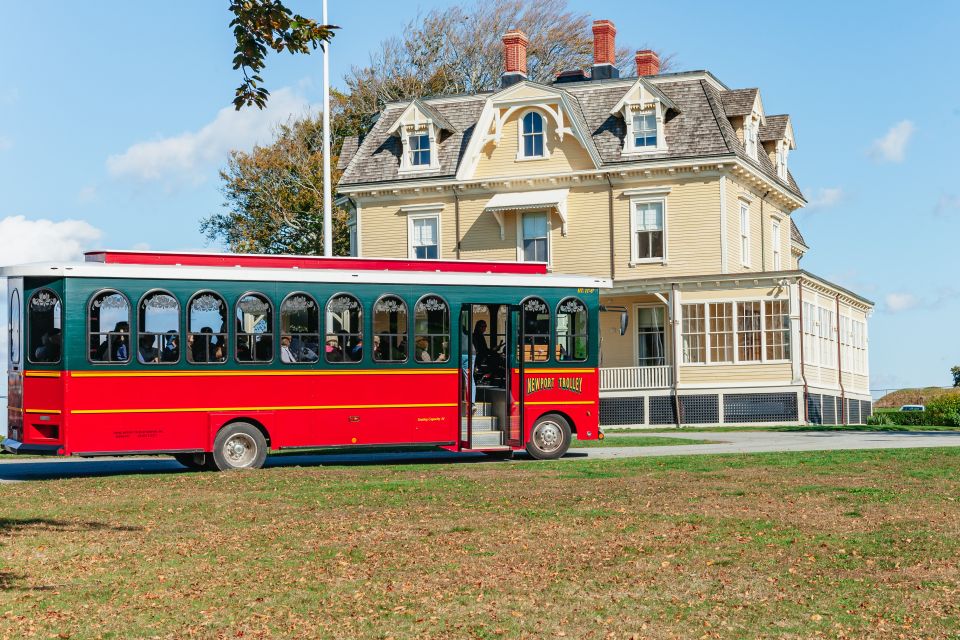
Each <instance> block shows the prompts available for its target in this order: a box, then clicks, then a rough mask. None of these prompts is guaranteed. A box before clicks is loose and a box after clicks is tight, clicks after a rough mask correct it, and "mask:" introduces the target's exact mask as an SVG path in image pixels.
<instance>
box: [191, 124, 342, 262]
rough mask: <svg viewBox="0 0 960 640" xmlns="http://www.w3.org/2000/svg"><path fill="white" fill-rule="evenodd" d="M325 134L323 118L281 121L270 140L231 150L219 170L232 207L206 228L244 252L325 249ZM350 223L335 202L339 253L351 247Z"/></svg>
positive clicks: (203, 226)
mask: <svg viewBox="0 0 960 640" xmlns="http://www.w3.org/2000/svg"><path fill="white" fill-rule="evenodd" d="M321 135H322V126H321V123H320V121H319V119H318V118H316V117H307V118H304V119H302V120H295V121H289V122H287V123H285V124H282V125H279V126H278V127H277V129H276V138H275V140H274V141H273V142H272V143H271V144H270V145H268V146H263V147H261V146H257V147H254V148H253V151H251V152H250V153H246V152H244V151H232V152H231V153H230V160H229V161H228V163H227V167H226V168H225V169H223V170H222V171H221V172H220V178H221V179H222V180H223V186H222V188H221V191H222V192H223V195H224V199H225V202H224V204H223V206H224V208H225V209H226V210H227V211H226V212H224V213H219V214H215V215H212V216H210V217H209V218H206V219H205V220H203V221H202V222H201V225H200V228H201V231H202V232H203V233H204V234H205V235H206V236H207V237H208V238H210V239H211V240H223V241H225V242H226V244H227V245H228V246H229V247H230V249H231V250H232V251H236V252H241V253H298V254H318V253H322V252H323V173H322V171H323V164H322V163H323V152H322V137H321ZM332 163H333V164H334V165H335V164H336V159H335V158H333V159H332ZM337 177H338V176H337V173H336V172H335V171H334V175H333V180H334V181H336V179H337ZM346 224H347V222H346V213H345V212H344V211H342V210H340V209H336V208H335V209H334V216H333V226H334V228H333V234H334V236H333V240H334V254H335V255H346V254H348V253H349V250H350V246H349V237H348V235H347V228H346Z"/></svg>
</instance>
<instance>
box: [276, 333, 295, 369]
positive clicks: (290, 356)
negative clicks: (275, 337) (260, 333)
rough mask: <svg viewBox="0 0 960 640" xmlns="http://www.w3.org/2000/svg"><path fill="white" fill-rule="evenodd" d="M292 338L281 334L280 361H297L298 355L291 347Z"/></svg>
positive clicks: (286, 362)
mask: <svg viewBox="0 0 960 640" xmlns="http://www.w3.org/2000/svg"><path fill="white" fill-rule="evenodd" d="M291 342H292V338H291V337H290V336H280V361H281V362H283V363H285V364H291V363H293V362H297V356H295V355H294V353H293V350H292V349H290V343H291Z"/></svg>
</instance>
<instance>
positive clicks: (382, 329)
mask: <svg viewBox="0 0 960 640" xmlns="http://www.w3.org/2000/svg"><path fill="white" fill-rule="evenodd" d="M407 349H408V345H407V303H406V302H404V301H403V300H401V299H400V298H398V297H397V296H394V295H386V296H381V297H380V298H379V299H378V300H377V301H376V302H374V303H373V359H374V361H375V362H406V361H407Z"/></svg>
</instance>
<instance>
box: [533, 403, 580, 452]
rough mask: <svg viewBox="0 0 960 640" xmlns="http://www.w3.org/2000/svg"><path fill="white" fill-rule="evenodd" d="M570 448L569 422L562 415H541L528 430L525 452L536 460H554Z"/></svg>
mask: <svg viewBox="0 0 960 640" xmlns="http://www.w3.org/2000/svg"><path fill="white" fill-rule="evenodd" d="M569 448H570V424H569V423H568V422H567V421H566V419H565V418H564V417H563V416H559V415H557V414H555V413H548V414H547V415H545V416H541V417H540V419H539V420H537V422H536V424H534V425H533V429H532V430H531V431H530V441H529V442H527V453H529V454H530V455H531V456H532V457H534V458H536V459H537V460H556V459H557V458H559V457H560V456H562V455H563V454H565V453H566V452H567V449H569Z"/></svg>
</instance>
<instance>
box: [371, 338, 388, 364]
mask: <svg viewBox="0 0 960 640" xmlns="http://www.w3.org/2000/svg"><path fill="white" fill-rule="evenodd" d="M389 340H390V338H387V339H386V340H383V339H381V338H380V336H373V359H374V360H389V359H390V354H389V352H388V347H387V346H386V343H387V342H389Z"/></svg>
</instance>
